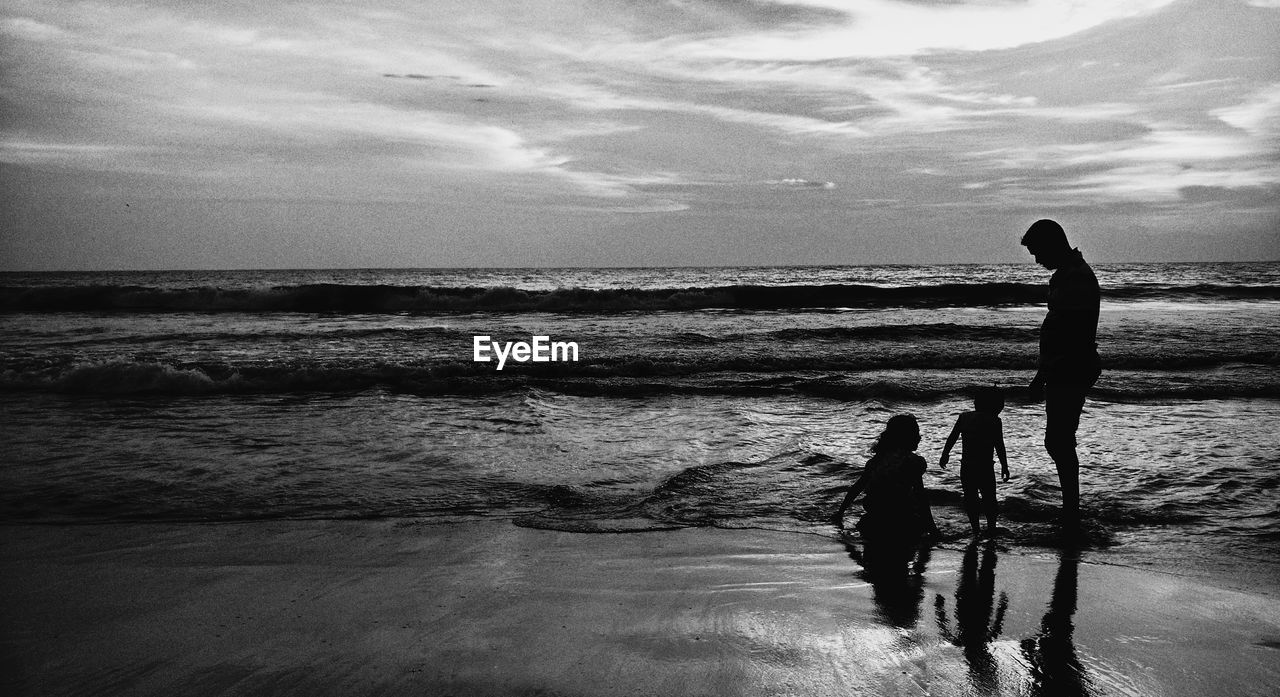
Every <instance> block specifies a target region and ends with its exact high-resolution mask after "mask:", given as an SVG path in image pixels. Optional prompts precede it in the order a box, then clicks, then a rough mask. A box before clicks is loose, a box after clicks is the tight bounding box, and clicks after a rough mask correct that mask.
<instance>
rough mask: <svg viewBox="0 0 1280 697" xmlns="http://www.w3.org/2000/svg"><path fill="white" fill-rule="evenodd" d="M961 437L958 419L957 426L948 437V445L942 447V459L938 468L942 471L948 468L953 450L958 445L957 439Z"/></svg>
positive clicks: (958, 420) (957, 420)
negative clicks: (948, 459)
mask: <svg viewBox="0 0 1280 697" xmlns="http://www.w3.org/2000/svg"><path fill="white" fill-rule="evenodd" d="M959 437H960V419H956V425H955V426H954V427H952V429H951V435H949V436H947V444H946V445H944V446H942V459H940V460H938V466H939V467H941V468H942V469H946V468H947V458H949V457H951V448H953V447H954V446H955V444H956V439H958V438H959Z"/></svg>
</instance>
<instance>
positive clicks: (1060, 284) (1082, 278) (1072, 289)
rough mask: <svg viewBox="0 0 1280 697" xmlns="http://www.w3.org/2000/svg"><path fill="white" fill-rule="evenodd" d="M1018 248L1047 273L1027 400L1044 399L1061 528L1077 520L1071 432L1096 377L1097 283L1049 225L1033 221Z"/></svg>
mask: <svg viewBox="0 0 1280 697" xmlns="http://www.w3.org/2000/svg"><path fill="white" fill-rule="evenodd" d="M1022 245H1023V246H1024V247H1026V248H1027V251H1028V252H1030V253H1031V256H1033V257H1035V259H1036V263H1038V264H1040V265H1041V266H1043V267H1045V268H1046V269H1049V270H1050V271H1053V276H1052V277H1051V278H1050V279H1049V313H1048V314H1047V315H1045V318H1044V324H1043V325H1041V327H1040V361H1039V364H1038V370H1036V376H1035V378H1034V379H1032V381H1031V394H1032V395H1034V396H1035V397H1037V398H1038V397H1040V396H1041V395H1043V396H1044V411H1045V420H1046V423H1045V428H1044V448H1045V450H1047V451H1048V452H1049V457H1051V458H1053V464H1054V465H1055V466H1057V468H1058V482H1059V483H1060V484H1061V486H1062V522H1063V524H1064V525H1067V526H1074V525H1075V524H1076V523H1078V522H1079V520H1080V458H1079V457H1078V456H1077V455H1076V429H1077V428H1078V427H1079V426H1080V412H1081V411H1083V410H1084V399H1085V395H1086V394H1087V393H1088V391H1089V388H1090V387H1092V386H1093V383H1094V382H1095V381H1097V379H1098V375H1099V374H1101V372H1102V367H1101V361H1100V360H1099V358H1098V344H1097V334H1098V307H1099V305H1100V303H1101V292H1100V291H1099V289H1098V277H1097V276H1095V275H1094V274H1093V269H1091V268H1089V265H1088V264H1087V263H1085V260H1084V257H1083V256H1082V255H1081V254H1080V250H1078V249H1073V248H1072V247H1071V245H1070V244H1069V243H1068V242H1067V233H1066V232H1064V231H1063V229H1062V226H1061V225H1058V224H1057V223H1055V222H1054V221H1052V220H1037V221H1036V222H1035V223H1034V224H1033V225H1032V226H1031V227H1030V228H1028V229H1027V232H1026V234H1025V235H1023V236H1022Z"/></svg>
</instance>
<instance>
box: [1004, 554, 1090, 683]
mask: <svg viewBox="0 0 1280 697" xmlns="http://www.w3.org/2000/svg"><path fill="white" fill-rule="evenodd" d="M1079 566H1080V552H1079V550H1078V549H1075V548H1065V549H1063V550H1062V551H1061V552H1059V556H1058V575H1057V577H1055V578H1054V580H1053V594H1052V595H1051V596H1050V597H1049V611H1048V612H1046V613H1045V615H1044V618H1043V619H1041V620H1040V633H1039V634H1037V635H1036V636H1035V637H1032V638H1030V639H1023V640H1022V655H1023V657H1024V658H1025V660H1026V662H1027V667H1028V677H1029V678H1030V685H1029V691H1028V694H1031V695H1046V696H1048V695H1053V696H1054V697H1057V696H1059V695H1061V696H1064V697H1076V696H1081V695H1093V694H1097V693H1096V691H1095V690H1094V688H1093V686H1092V685H1090V681H1089V676H1088V675H1086V674H1085V669H1084V666H1083V665H1081V664H1080V659H1079V658H1078V657H1077V656H1076V647H1075V642H1074V640H1073V639H1072V636H1071V634H1072V632H1073V631H1074V630H1075V627H1074V625H1072V623H1071V617H1072V615H1074V614H1075V611H1076V586H1077V578H1078V575H1079Z"/></svg>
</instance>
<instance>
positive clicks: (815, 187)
mask: <svg viewBox="0 0 1280 697" xmlns="http://www.w3.org/2000/svg"><path fill="white" fill-rule="evenodd" d="M769 184H771V185H773V186H775V187H778V188H781V189H796V190H800V191H829V190H831V189H834V188H836V183H835V182H827V181H814V180H812V179H779V180H777V181H771V182H769Z"/></svg>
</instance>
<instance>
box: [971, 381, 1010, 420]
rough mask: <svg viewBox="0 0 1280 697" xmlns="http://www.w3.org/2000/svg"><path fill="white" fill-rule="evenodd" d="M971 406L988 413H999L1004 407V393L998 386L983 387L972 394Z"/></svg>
mask: <svg viewBox="0 0 1280 697" xmlns="http://www.w3.org/2000/svg"><path fill="white" fill-rule="evenodd" d="M973 408H974V409H975V410H977V411H981V412H986V413H988V414H999V413H1000V411H1001V410H1002V409H1004V393H1002V392H1001V391H1000V388H998V387H983V388H981V389H979V390H978V392H977V393H976V394H974V395H973Z"/></svg>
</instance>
